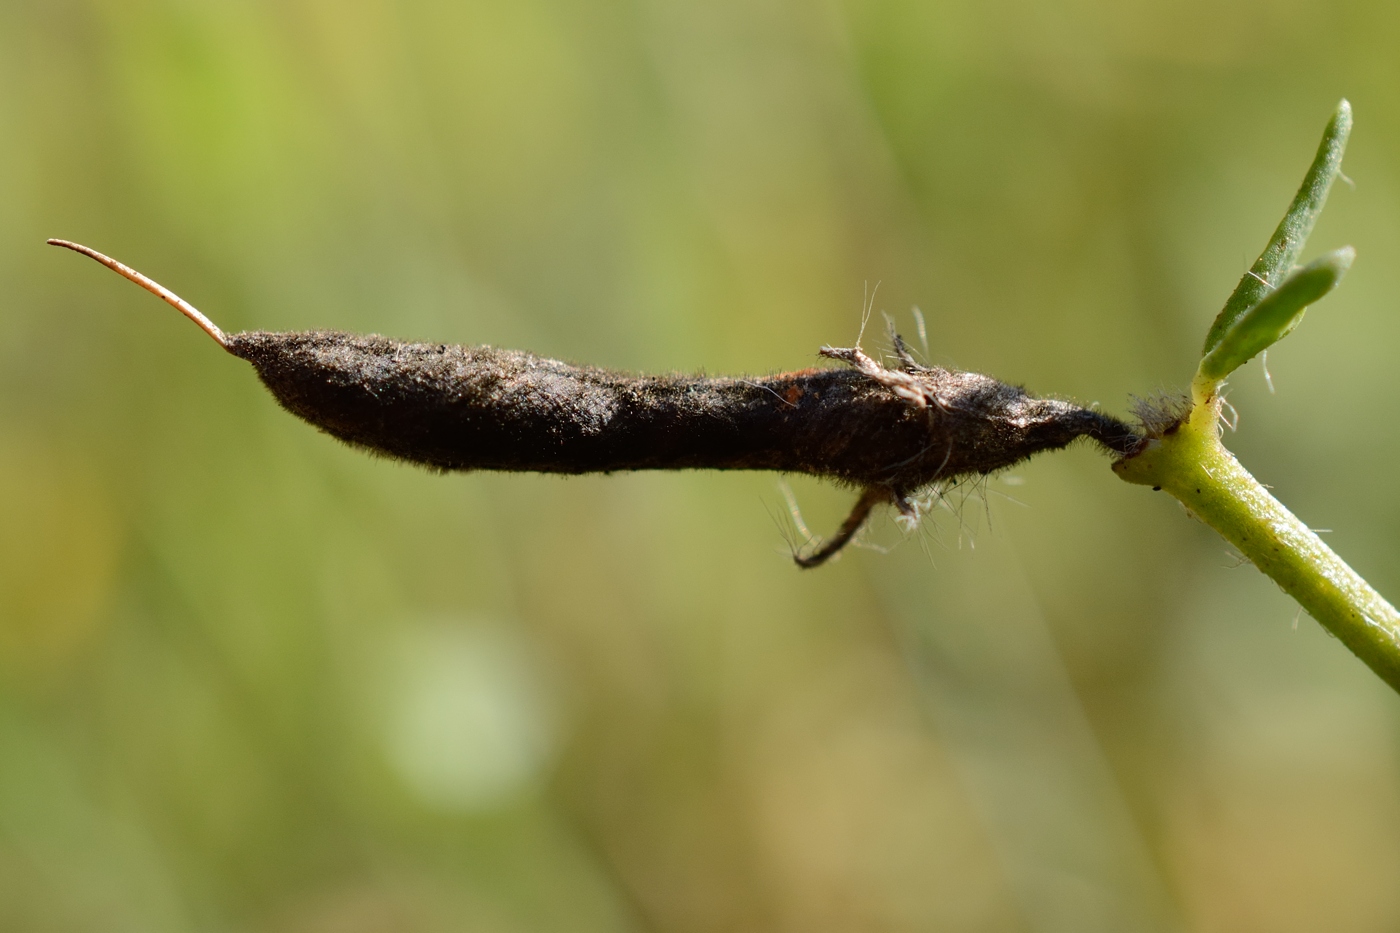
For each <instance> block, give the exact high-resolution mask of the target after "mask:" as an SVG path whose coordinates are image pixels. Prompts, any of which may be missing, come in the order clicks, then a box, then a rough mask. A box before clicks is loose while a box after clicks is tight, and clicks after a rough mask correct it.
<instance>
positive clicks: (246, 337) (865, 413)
mask: <svg viewBox="0 0 1400 933" xmlns="http://www.w3.org/2000/svg"><path fill="white" fill-rule="evenodd" d="M228 349H229V351H230V352H232V353H233V354H235V355H237V356H239V357H241V358H243V359H245V360H248V361H249V362H250V363H252V364H253V366H254V367H255V368H256V369H257V371H258V374H259V376H260V377H261V378H262V380H263V382H264V383H265V384H266V385H267V387H268V388H269V389H270V390H271V391H272V393H273V395H274V396H276V398H277V400H278V401H279V402H280V403H281V404H282V405H283V406H284V407H285V408H286V409H287V410H288V411H290V412H292V413H293V414H295V415H297V416H298V417H300V418H303V419H304V420H306V421H308V422H310V423H311V424H314V425H316V426H317V427H319V428H321V429H322V430H324V431H326V432H327V433H329V434H331V435H333V436H334V437H337V438H340V439H341V440H343V441H346V442H348V443H350V444H353V445H355V446H357V447H363V448H367V449H369V450H373V451H376V452H379V453H382V454H385V455H388V456H391V457H395V458H398V459H402V460H408V461H412V462H415V463H420V464H424V465H426V466H429V467H433V468H436V469H442V470H511V471H536V472H544V473H589V472H608V471H614V470H674V469H718V470H780V471H786V472H794V473H807V474H811V475H815V476H823V477H829V478H833V479H836V480H841V481H844V482H848V483H852V484H855V485H858V486H862V487H881V488H885V489H888V490H890V491H891V492H894V493H897V494H899V493H904V492H907V491H910V490H913V489H916V488H918V487H920V486H923V485H926V484H928V483H930V482H932V481H934V480H936V479H939V478H943V477H949V476H956V475H960V474H966V473H987V472H991V471H994V470H998V469H1001V468H1004V467H1007V466H1010V465H1012V464H1014V463H1016V462H1018V461H1020V460H1022V459H1024V458H1026V457H1028V456H1030V455H1032V454H1034V453H1037V452H1039V451H1042V450H1049V449H1053V448H1058V447H1063V446H1065V445H1066V444H1068V443H1070V442H1071V441H1073V440H1074V439H1075V438H1077V437H1080V436H1083V435H1090V436H1093V437H1095V438H1097V439H1098V440H1099V441H1100V442H1102V443H1104V444H1105V446H1108V447H1110V448H1114V449H1118V448H1121V447H1124V446H1125V445H1128V444H1130V443H1133V442H1135V440H1136V439H1135V438H1133V437H1132V434H1131V432H1130V431H1129V430H1128V429H1127V428H1126V427H1125V426H1124V425H1122V424H1121V423H1120V422H1117V421H1116V420H1114V419H1112V418H1109V417H1108V416H1105V415H1102V414H1100V413H1098V412H1095V411H1091V410H1088V409H1084V408H1080V407H1078V406H1076V405H1073V404H1070V403H1068V402H1062V401H1056V400H1047V399H1036V398H1033V397H1031V396H1030V395H1028V394H1026V392H1025V391H1024V390H1022V389H1019V388H1016V387H1013V386H1009V385H1006V384H1004V383H1001V382H998V381H997V380H995V379H992V378H990V377H987V376H981V375H977V374H975V373H964V372H957V371H953V370H945V369H936V368H925V367H910V368H908V369H905V370H879V371H876V372H875V377H872V375H871V374H870V373H869V372H865V371H860V370H857V369H809V370H802V371H799V372H791V373H782V374H778V375H772V376H767V377H762V378H755V379H735V378H701V377H692V376H677V375H666V376H637V375H630V374H623V373H617V372H611V371H608V370H603V369H595V368H589V367H580V366H573V365H570V364H567V363H562V362H559V361H557V360H551V359H545V358H542V357H538V356H535V355H533V354H530V353H525V352H521V351H517V350H500V349H495V348H492V347H484V346H483V347H462V346H450V345H445V344H421V343H401V342H398V341H394V340H390V339H387V338H384V337H378V336H358V335H353V334H344V333H339V332H334V331H310V332H302V333H268V332H261V331H257V332H250V333H243V334H236V335H233V336H231V337H229V338H228ZM833 352H839V353H855V354H859V351H833ZM859 356H860V358H861V359H862V360H866V362H869V361H868V359H867V358H865V357H864V355H863V354H859ZM871 365H874V364H871ZM881 373H889V374H891V379H892V380H893V381H895V382H897V388H898V389H899V390H898V391H896V389H892V388H891V385H890V380H886V381H881V379H880V378H878V377H879V376H880V374H881Z"/></svg>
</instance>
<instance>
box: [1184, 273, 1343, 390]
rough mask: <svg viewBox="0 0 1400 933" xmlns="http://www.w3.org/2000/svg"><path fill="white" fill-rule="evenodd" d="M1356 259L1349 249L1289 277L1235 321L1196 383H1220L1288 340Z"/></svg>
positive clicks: (1203, 364) (1205, 359)
mask: <svg viewBox="0 0 1400 933" xmlns="http://www.w3.org/2000/svg"><path fill="white" fill-rule="evenodd" d="M1355 258H1356V250H1354V249H1352V248H1351V247H1350V246H1344V247H1342V248H1341V249H1339V250H1337V251H1336V252H1332V253H1328V254H1327V255H1326V256H1323V257H1322V258H1321V259H1318V260H1316V261H1314V262H1310V263H1308V264H1307V265H1306V266H1304V267H1303V268H1301V269H1299V270H1298V271H1297V272H1295V273H1293V274H1292V275H1290V276H1289V277H1288V278H1287V279H1285V280H1284V281H1283V284H1282V285H1280V286H1279V287H1278V288H1276V289H1274V290H1273V291H1272V292H1270V293H1269V294H1267V295H1265V296H1264V299H1263V300H1262V301H1260V302H1259V303H1258V304H1256V305H1255V306H1254V307H1252V308H1250V309H1248V310H1247V311H1245V312H1244V313H1243V314H1241V315H1239V316H1238V317H1236V318H1235V320H1234V321H1233V322H1232V323H1231V324H1230V326H1229V328H1228V329H1226V331H1225V333H1224V334H1222V335H1221V337H1220V339H1219V340H1218V341H1217V342H1216V344H1215V347H1214V348H1213V349H1211V350H1210V351H1209V352H1207V353H1206V355H1205V356H1204V357H1202V358H1201V365H1200V367H1199V368H1198V369H1197V370H1196V379H1197V381H1209V382H1211V383H1219V382H1220V380H1222V379H1224V378H1225V377H1226V376H1228V375H1230V373H1232V372H1234V371H1235V370H1236V369H1238V368H1239V367H1240V366H1243V365H1244V364H1245V363H1246V362H1248V361H1249V360H1250V359H1252V358H1253V357H1254V356H1256V355H1257V354H1258V353H1259V352H1261V351H1263V350H1267V349H1268V348H1269V347H1270V346H1272V345H1273V344H1275V343H1277V342H1278V341H1279V340H1280V339H1282V338H1283V337H1285V336H1286V335H1287V334H1288V332H1289V331H1291V330H1292V329H1293V328H1294V327H1296V326H1297V324H1298V322H1299V321H1300V320H1301V319H1302V317H1303V312H1304V311H1306V310H1307V309H1308V305H1310V304H1312V303H1313V302H1315V301H1317V300H1318V299H1319V298H1321V297H1322V296H1323V295H1326V294H1327V293H1328V292H1330V291H1331V290H1332V289H1334V288H1336V287H1337V283H1338V282H1340V281H1341V280H1342V276H1344V275H1346V271H1347V270H1348V269H1350V268H1351V263H1352V260H1354V259H1355Z"/></svg>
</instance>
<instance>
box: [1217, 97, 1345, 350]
mask: <svg viewBox="0 0 1400 933" xmlns="http://www.w3.org/2000/svg"><path fill="white" fill-rule="evenodd" d="M1350 135H1351V104H1349V103H1347V102H1346V101H1345V100H1343V101H1342V102H1341V103H1340V104H1338V105H1337V112H1336V113H1334V114H1332V119H1331V120H1330V121H1329V122H1328V124H1327V129H1326V130H1325V131H1323V134H1322V144H1321V145H1320V146H1318V149H1317V157H1316V158H1314V159H1313V164H1312V167H1311V168H1309V169H1308V174H1307V176H1306V177H1304V179H1303V185H1302V187H1301V188H1299V189H1298V194H1297V195H1295V196H1294V198H1293V203H1292V204H1291V205H1289V208H1288V213H1287V214H1285V215H1284V216H1283V220H1282V221H1280V222H1279V225H1278V229H1277V230H1275V231H1274V235H1273V238H1272V239H1270V240H1269V245H1268V246H1266V247H1264V252H1262V253H1261V254H1260V255H1259V258H1258V259H1257V260H1255V263H1254V265H1253V266H1251V267H1250V270H1249V271H1248V272H1246V273H1245V274H1244V278H1242V279H1240V284H1239V285H1237V286H1235V291H1234V293H1233V294H1232V295H1230V300H1229V301H1227V302H1225V308H1224V309H1223V310H1222V311H1221V312H1220V315H1219V316H1218V317H1217V318H1216V319H1215V323H1214V324H1212V325H1211V328H1210V333H1209V334H1207V335H1206V342H1205V346H1204V347H1202V349H1201V356H1202V357H1204V356H1206V355H1208V354H1209V353H1210V352H1211V351H1212V350H1214V349H1215V348H1216V345H1217V344H1219V343H1220V341H1221V340H1222V339H1223V338H1224V336H1225V333H1226V331H1228V330H1230V329H1231V327H1232V325H1234V323H1235V322H1236V321H1237V320H1239V318H1240V316H1241V315H1243V314H1244V313H1245V312H1247V311H1248V310H1249V309H1251V308H1253V307H1254V306H1255V305H1257V304H1259V302H1261V301H1263V300H1264V297H1265V295H1268V294H1269V293H1270V292H1271V291H1272V290H1273V289H1275V288H1277V287H1279V282H1280V281H1281V280H1282V279H1283V277H1284V276H1286V275H1287V274H1288V272H1289V270H1290V269H1292V268H1293V264H1294V263H1296V262H1297V261H1298V256H1299V254H1300V253H1302V251H1303V244H1305V243H1306V242H1307V241H1308V234H1310V233H1312V228H1313V224H1314V223H1316V222H1317V215H1318V214H1320V213H1322V206H1323V205H1324V204H1326V203H1327V192H1328V191H1329V190H1331V188H1332V181H1333V180H1334V179H1335V178H1336V177H1337V173H1338V171H1340V170H1341V167H1342V153H1343V152H1344V151H1345V150H1346V147H1347V137H1348V136H1350ZM1314 300H1316V299H1314ZM1280 336H1281V335H1280ZM1275 339H1278V338H1275Z"/></svg>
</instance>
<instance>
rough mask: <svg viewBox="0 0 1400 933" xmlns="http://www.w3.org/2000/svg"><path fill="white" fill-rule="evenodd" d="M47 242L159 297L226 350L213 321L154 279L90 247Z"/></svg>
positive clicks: (79, 244)
mask: <svg viewBox="0 0 1400 933" xmlns="http://www.w3.org/2000/svg"><path fill="white" fill-rule="evenodd" d="M47 242H48V244H49V245H50V246H62V247H63V248H64V249H71V250H73V252H75V253H82V254H83V255H84V256H87V257H88V258H89V259H95V260H97V261H98V262H100V263H102V265H104V266H106V267H107V268H108V269H111V270H112V271H113V272H115V273H117V274H118V275H120V276H122V277H123V278H127V279H130V280H131V281H133V282H135V283H136V284H137V285H140V286H141V287H142V288H144V289H145V290H146V291H148V292H150V293H151V294H153V295H157V296H159V297H160V298H161V299H162V300H164V301H165V302H167V303H168V304H170V305H171V306H173V307H174V308H175V309H176V310H178V311H179V312H180V313H181V314H183V315H184V316H185V317H187V318H189V319H190V320H191V321H194V322H195V323H196V324H198V325H199V329H200V330H202V331H204V332H205V333H206V334H208V335H209V336H210V337H213V338H214V340H215V341H216V342H217V343H218V344H219V346H221V347H223V348H224V349H225V350H227V349H228V337H226V336H225V335H224V332H223V331H222V330H220V329H219V326H218V325H217V324H215V323H214V322H213V321H211V320H209V319H208V318H207V317H205V316H204V315H203V314H201V313H200V312H199V309H198V308H196V307H195V306H194V305H192V304H190V303H189V302H188V301H186V300H185V299H183V298H181V297H180V296H179V295H177V294H175V293H174V292H172V291H171V290H170V289H168V288H166V287H165V286H164V285H162V284H160V283H159V282H157V281H155V280H154V279H151V278H147V277H146V276H144V275H142V274H141V273H139V272H137V271H136V270H135V269H133V268H131V267H130V266H128V265H126V264H125V263H120V262H117V261H116V260H115V259H113V258H112V257H111V256H107V255H104V254H102V253H99V252H98V251H97V250H95V249H93V248H92V247H90V246H83V245H82V244H81V243H73V242H70V241H68V240H57V239H52V240H48V241H47Z"/></svg>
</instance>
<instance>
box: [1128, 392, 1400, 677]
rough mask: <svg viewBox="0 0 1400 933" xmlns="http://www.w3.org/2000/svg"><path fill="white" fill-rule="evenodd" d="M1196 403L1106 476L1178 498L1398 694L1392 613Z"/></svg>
mask: <svg viewBox="0 0 1400 933" xmlns="http://www.w3.org/2000/svg"><path fill="white" fill-rule="evenodd" d="M1200 401H1204V403H1203V404H1202V403H1198V404H1197V405H1195V406H1194V408H1193V409H1192V412H1191V415H1190V416H1189V417H1188V418H1187V419H1186V420H1184V421H1183V422H1182V423H1181V424H1180V425H1179V426H1177V427H1176V428H1173V429H1171V430H1170V431H1168V432H1167V433H1165V434H1163V435H1162V436H1161V437H1159V438H1155V439H1153V440H1150V441H1148V442H1147V443H1146V445H1145V447H1144V448H1143V450H1142V451H1141V452H1140V453H1137V454H1135V455H1133V456H1130V457H1126V458H1124V459H1122V460H1120V461H1118V462H1117V463H1115V464H1114V465H1113V470H1114V472H1115V473H1117V474H1118V475H1119V476H1120V477H1121V478H1123V479H1125V480H1127V481H1128V482H1130V483H1141V484H1142V485H1144V486H1153V487H1157V488H1159V489H1162V490H1165V491H1166V492H1169V493H1171V494H1172V495H1173V496H1175V497H1176V498H1177V499H1179V500H1180V501H1181V502H1182V504H1184V505H1185V506H1186V507H1187V508H1188V509H1189V510H1190V511H1191V512H1192V513H1193V514H1195V515H1196V516H1197V517H1198V518H1200V519H1201V520H1202V521H1204V522H1205V523H1206V524H1207V525H1209V526H1210V527H1212V528H1214V529H1215V530H1216V531H1218V532H1219V533H1220V534H1221V535H1222V536H1223V537H1224V538H1225V539H1226V540H1227V541H1229V542H1230V543H1231V544H1233V545H1234V546H1235V547H1236V548H1238V549H1239V552H1240V553H1241V554H1243V555H1244V556H1245V557H1246V558H1248V559H1249V560H1250V562H1251V563H1253V564H1254V566H1256V567H1258V568H1259V569H1260V570H1262V571H1263V572H1264V573H1266V574H1268V575H1269V576H1270V577H1272V578H1273V579H1274V582H1276V583H1277V584H1278V585H1279V586H1280V587H1282V588H1283V591H1284V592H1286V593H1287V594H1288V595H1290V596H1292V597H1293V598H1294V599H1296V600H1297V601H1298V602H1299V604H1301V605H1302V607H1303V608H1304V609H1305V610H1307V612H1308V614H1309V615H1311V616H1312V617H1313V618H1314V619H1316V620H1317V621H1318V622H1320V623H1322V625H1323V626H1325V627H1326V629H1327V630H1328V631H1329V632H1331V633H1332V634H1333V635H1336V636H1337V638H1338V639H1340V640H1341V641H1342V643H1343V644H1345V645H1346V646H1347V647H1348V648H1350V649H1351V650H1352V651H1353V652H1354V653H1355V654H1356V656H1357V657H1359V658H1361V660H1363V661H1365V662H1366V664H1367V665H1368V666H1370V668H1371V670H1373V671H1375V672H1376V673H1377V674H1378V675H1380V677H1381V679H1382V680H1384V681H1385V682H1386V683H1388V684H1390V686H1391V687H1393V688H1394V689H1395V690H1397V691H1400V612H1397V611H1396V610H1395V607H1394V606H1392V605H1391V604H1390V603H1388V602H1386V600H1385V598H1384V597H1382V596H1381V595H1380V594H1379V593H1377V592H1376V591H1375V590H1374V589H1372V588H1371V585H1370V584H1368V583H1367V582H1366V581H1365V580H1363V579H1362V578H1361V577H1360V575H1358V574H1357V573H1356V571H1354V570H1352V569H1351V568H1350V567H1349V566H1347V564H1346V562H1345V561H1343V560H1342V559H1341V558H1340V557H1338V556H1337V555H1336V553H1335V552H1334V551H1333V550H1332V549H1331V548H1329V547H1328V546H1327V545H1326V544H1324V543H1323V542H1322V539H1321V538H1319V537H1318V536H1317V535H1316V534H1314V533H1313V532H1312V530H1311V529H1309V528H1308V527H1307V526H1306V525H1304V524H1303V523H1302V522H1301V521H1299V520H1298V517H1297V516H1296V515H1294V514H1293V513H1292V512H1290V511H1288V509H1286V508H1285V507H1284V506H1283V503H1281V502H1279V501H1278V500H1277V499H1275V498H1274V497H1273V496H1272V495H1270V494H1269V491H1268V490H1267V489H1265V488H1264V487H1263V486H1262V485H1260V484H1259V482H1258V481H1257V480H1256V479H1255V478H1254V477H1253V476H1251V475H1250V473H1249V471H1247V470H1246V469H1245V468H1244V467H1242V466H1241V465H1240V462H1239V461H1238V460H1236V459H1235V456H1234V454H1232V453H1230V451H1228V450H1226V449H1225V446H1224V445H1223V444H1221V443H1220V429H1219V413H1220V401H1219V399H1218V398H1212V399H1210V400H1209V401H1205V400H1198V402H1200Z"/></svg>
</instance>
